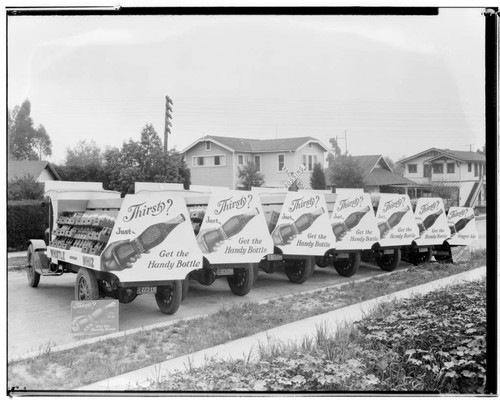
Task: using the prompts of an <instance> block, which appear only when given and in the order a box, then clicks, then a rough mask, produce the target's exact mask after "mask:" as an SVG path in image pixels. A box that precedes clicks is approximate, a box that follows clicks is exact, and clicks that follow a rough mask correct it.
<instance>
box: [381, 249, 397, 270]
mask: <svg viewBox="0 0 500 400" xmlns="http://www.w3.org/2000/svg"><path fill="white" fill-rule="evenodd" d="M376 260H377V265H378V266H379V267H380V269H381V270H383V271H387V272H390V271H394V270H395V269H396V268H397V266H398V265H399V262H400V261H401V250H400V249H394V253H392V254H384V253H379V254H377V256H376Z"/></svg>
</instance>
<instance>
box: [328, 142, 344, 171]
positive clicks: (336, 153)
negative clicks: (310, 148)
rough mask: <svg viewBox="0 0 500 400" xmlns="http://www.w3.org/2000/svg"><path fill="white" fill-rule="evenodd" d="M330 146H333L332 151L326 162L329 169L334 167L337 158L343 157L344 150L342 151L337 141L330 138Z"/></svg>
mask: <svg viewBox="0 0 500 400" xmlns="http://www.w3.org/2000/svg"><path fill="white" fill-rule="evenodd" d="M330 144H331V145H332V149H331V150H330V152H329V153H328V155H327V156H326V162H327V163H328V167H329V168H330V167H331V166H332V165H333V162H334V160H335V158H337V157H340V156H341V155H342V150H340V147H339V143H338V141H337V139H335V138H330Z"/></svg>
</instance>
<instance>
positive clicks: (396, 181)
mask: <svg viewBox="0 0 500 400" xmlns="http://www.w3.org/2000/svg"><path fill="white" fill-rule="evenodd" d="M351 157H352V158H353V159H354V160H355V161H356V162H357V163H358V165H359V166H360V168H361V171H362V172H363V183H364V189H365V191H366V192H368V193H394V192H403V193H407V194H408V193H411V188H414V187H415V186H416V185H417V184H416V183H415V182H414V181H412V180H410V179H407V178H404V177H403V176H401V175H398V174H396V173H394V172H393V171H392V168H391V167H390V165H389V164H388V163H387V161H386V160H385V158H384V157H383V156H382V155H379V154H377V155H367V156H351ZM325 177H326V182H327V185H329V187H331V186H332V185H331V171H330V169H329V168H326V169H325ZM409 189H410V190H409Z"/></svg>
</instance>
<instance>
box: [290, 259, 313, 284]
mask: <svg viewBox="0 0 500 400" xmlns="http://www.w3.org/2000/svg"><path fill="white" fill-rule="evenodd" d="M287 264H288V265H286V267H285V273H286V276H288V279H289V280H290V282H293V283H304V282H305V281H307V280H308V279H309V277H310V276H311V274H312V273H313V270H314V257H307V258H305V259H300V260H292V261H291V263H287Z"/></svg>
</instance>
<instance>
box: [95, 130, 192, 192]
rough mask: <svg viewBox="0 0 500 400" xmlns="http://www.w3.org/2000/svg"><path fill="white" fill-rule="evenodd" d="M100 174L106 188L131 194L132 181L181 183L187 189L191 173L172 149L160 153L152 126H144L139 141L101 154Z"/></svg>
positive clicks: (159, 140) (158, 140)
mask: <svg viewBox="0 0 500 400" xmlns="http://www.w3.org/2000/svg"><path fill="white" fill-rule="evenodd" d="M104 172H105V174H106V176H107V178H108V179H109V183H107V185H108V187H109V188H110V189H113V190H118V191H120V192H121V193H122V194H126V193H133V191H134V186H135V185H134V184H135V182H171V183H182V184H183V185H184V187H185V188H186V189H187V188H189V185H190V184H191V174H190V172H189V168H188V166H187V164H186V162H185V161H184V160H183V159H182V157H181V155H180V154H179V153H178V152H177V151H176V150H171V151H168V152H167V153H164V152H163V146H162V144H161V139H160V137H159V136H158V134H157V133H156V131H155V129H154V127H153V125H151V124H148V125H146V126H145V127H144V128H143V129H142V132H141V139H140V141H138V142H136V141H134V140H132V139H130V140H129V141H128V142H125V143H123V145H122V148H121V149H118V148H111V149H108V150H107V151H106V152H105V153H104Z"/></svg>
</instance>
